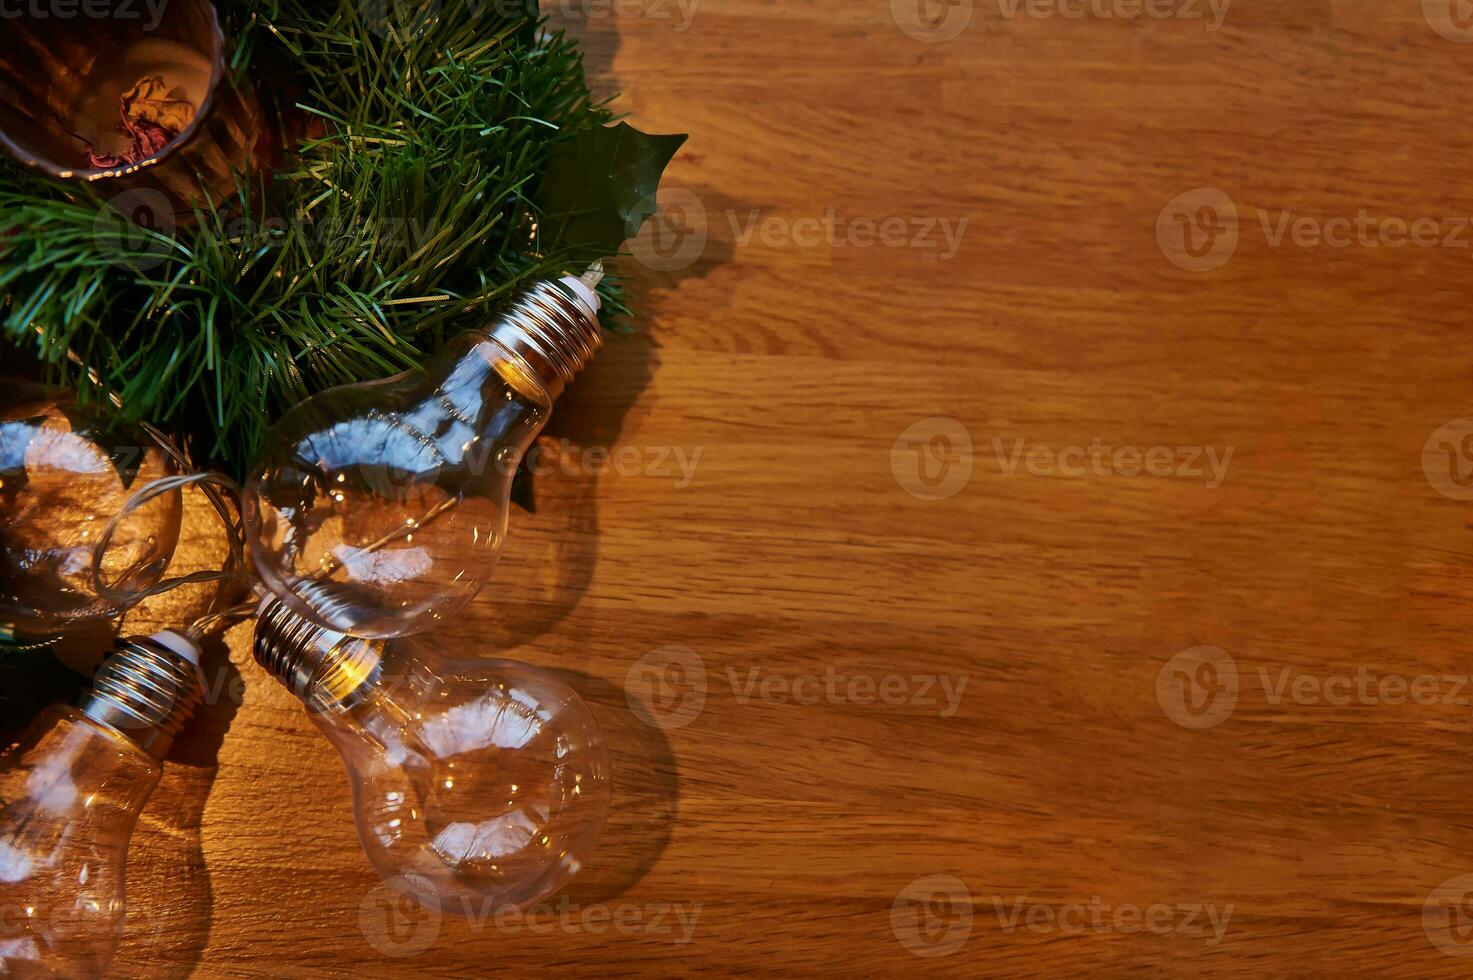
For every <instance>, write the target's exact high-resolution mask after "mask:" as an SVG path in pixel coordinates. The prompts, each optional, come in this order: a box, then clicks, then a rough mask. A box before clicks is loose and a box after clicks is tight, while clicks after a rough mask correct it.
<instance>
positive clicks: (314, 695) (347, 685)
mask: <svg viewBox="0 0 1473 980" xmlns="http://www.w3.org/2000/svg"><path fill="white" fill-rule="evenodd" d="M252 652H253V654H254V655H255V658H256V663H257V664H259V665H260V666H261V667H263V668H264V669H265V670H266V672H267V673H269V674H270V675H271V676H272V677H275V678H276V679H277V680H278V681H280V682H281V683H282V684H283V685H285V687H286V688H287V690H289V691H291V692H292V693H293V694H294V695H296V696H297V697H298V698H300V699H301V700H302V701H303V703H305V704H306V705H307V707H308V708H311V709H312V710H314V711H326V710H329V709H332V708H340V707H345V706H347V705H349V704H351V703H352V702H353V701H354V699H355V697H356V696H357V695H358V694H359V693H360V692H361V691H363V690H364V689H366V688H367V687H368V686H370V685H371V684H372V683H373V682H374V681H375V680H376V679H377V676H378V668H379V664H380V660H381V647H380V645H379V644H377V643H373V642H371V641H369V640H364V639H360V638H358V637H354V636H349V635H347V634H346V633H339V632H337V631H336V630H330V629H324V628H323V627H321V626H318V625H316V624H315V623H312V622H309V621H308V620H306V619H303V618H302V617H301V616H299V615H297V614H296V613H295V612H293V611H292V610H291V609H289V608H288V607H287V606H286V604H285V603H283V602H282V601H281V600H280V599H269V600H267V601H266V602H265V603H263V604H262V606H261V609H260V610H259V611H258V612H257V614H256V635H255V639H254V640H253V641H252Z"/></svg>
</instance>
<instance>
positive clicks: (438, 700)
mask: <svg viewBox="0 0 1473 980" xmlns="http://www.w3.org/2000/svg"><path fill="white" fill-rule="evenodd" d="M255 657H256V661H257V663H259V664H261V665H262V666H263V667H265V668H266V669H267V670H268V671H270V672H271V673H272V674H273V675H274V676H275V677H277V678H278V679H279V680H281V681H282V683H284V684H285V685H286V686H287V687H288V688H289V689H291V690H292V692H293V693H295V694H296V695H297V696H298V697H300V698H301V699H302V701H303V703H304V704H306V705H307V708H308V710H309V711H310V713H311V715H312V719H313V721H315V722H316V724H317V726H318V727H319V728H321V729H322V731H323V733H324V734H325V735H326V736H327V737H328V739H329V740H330V741H331V742H332V744H333V745H334V746H336V747H337V749H338V751H339V752H340V753H341V754H342V757H343V763H344V765H345V766H346V767H347V770H348V778H349V781H350V783H351V784H352V789H353V811H354V819H355V821H356V823H357V825H358V836H359V839H360V841H361V842H362V844H363V849H364V851H365V852H366V853H367V854H368V858H369V860H370V861H371V862H372V864H373V866H374V869H375V870H376V871H377V872H378V873H379V875H380V876H381V877H382V878H383V879H384V880H385V881H386V882H388V883H389V884H390V885H391V886H392V887H394V888H396V889H398V890H399V891H401V892H404V893H405V894H407V895H411V896H412V897H414V898H416V899H418V900H419V901H421V902H424V903H426V904H427V905H431V906H434V907H436V908H439V909H440V910H442V911H445V912H449V913H452V914H456V915H465V916H484V915H487V914H492V913H494V912H496V911H498V910H500V909H503V908H509V907H518V908H525V907H527V906H529V905H532V904H535V903H536V902H538V901H541V900H542V899H544V898H546V897H548V896H549V895H551V894H553V893H554V892H556V891H557V890H558V889H559V888H561V887H562V886H563V885H564V884H565V883H566V882H567V881H568V880H569V879H570V878H571V877H572V876H573V875H575V874H577V872H578V870H579V869H580V868H581V867H582V866H583V864H584V863H585V862H586V861H587V860H588V857H589V855H590V854H591V853H592V851H593V849H594V847H595V844H596V843H597V840H598V837H599V834H600V833H601V831H602V830H603V825H604V820H605V818H606V817H607V815H608V808H609V793H610V783H609V755H608V748H607V745H606V744H605V742H604V739H603V735H602V733H601V732H600V730H599V727H598V724H597V722H596V721H595V720H594V718H593V715H592V713H591V712H590V711H589V710H588V707H587V705H585V704H584V703H583V701H582V699H581V698H579V697H578V695H577V694H576V693H575V692H574V691H573V690H572V688H570V687H568V686H567V685H566V684H564V683H563V682H562V681H560V680H559V679H557V678H556V677H554V676H553V675H551V674H549V673H547V672H546V671H543V670H539V669H537V668H535V667H531V666H529V665H527V664H521V663H514V662H512V661H506V660H466V661H453V660H445V659H442V658H438V657H436V656H435V655H434V653H433V650H432V649H431V645H430V641H429V640H428V639H426V638H409V639H398V640H389V641H381V640H379V641H375V640H365V639H359V638H354V637H350V636H347V635H346V634H343V633H340V632H335V631H331V630H323V629H322V628H320V627H317V626H314V625H312V624H310V623H308V622H306V621H305V620H303V619H301V618H300V617H297V616H296V615H295V614H293V613H292V612H291V611H290V610H289V609H287V608H286V607H285V605H284V604H282V603H281V602H280V601H279V600H268V601H267V603H265V604H264V605H263V608H262V610H261V613H260V615H259V616H258V618H257V623H256V638H255Z"/></svg>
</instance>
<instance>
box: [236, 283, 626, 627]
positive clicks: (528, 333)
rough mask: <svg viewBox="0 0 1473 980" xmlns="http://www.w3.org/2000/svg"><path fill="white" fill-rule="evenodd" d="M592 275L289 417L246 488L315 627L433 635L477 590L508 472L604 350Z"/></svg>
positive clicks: (491, 552)
mask: <svg viewBox="0 0 1473 980" xmlns="http://www.w3.org/2000/svg"><path fill="white" fill-rule="evenodd" d="M598 275H601V272H599V273H597V274H594V275H592V276H590V277H585V279H584V280H579V279H571V278H569V279H564V280H560V281H559V282H540V283H536V284H535V285H534V286H532V288H531V289H530V290H529V291H528V292H526V293H525V294H523V295H522V296H521V297H520V298H519V299H518V300H517V301H516V302H515V303H514V304H513V305H512V306H511V307H510V308H509V309H508V310H507V311H506V312H505V313H504V314H502V315H501V316H500V317H499V318H498V319H497V320H496V321H494V322H493V323H492V324H490V325H489V326H488V327H487V328H486V329H485V330H476V331H471V332H468V333H464V334H461V335H460V336H458V337H456V338H455V339H453V340H452V341H451V342H450V343H449V344H447V345H446V346H445V347H444V348H443V349H441V350H440V351H439V352H438V353H437V354H435V355H434V356H433V357H432V358H430V360H429V361H428V362H427V363H426V364H425V366H424V368H423V369H422V370H418V371H413V372H410V373H407V374H403V375H400V376H398V377H395V378H391V379H389V380H387V381H381V382H374V383H370V384H360V385H348V386H345V387H341V388H335V389H332V390H330V391H326V392H323V393H322V394H320V395H317V396H315V397H313V398H310V399H308V400H307V401H306V402H304V403H303V404H301V405H299V406H297V407H296V408H294V409H292V410H291V411H289V412H288V413H286V415H284V416H283V417H282V419H281V420H280V421H279V422H278V423H277V424H276V425H275V426H274V427H273V428H272V429H271V431H270V432H269V433H268V435H267V437H266V439H265V441H264V444H263V446H262V449H261V453H260V458H259V461H258V464H257V466H256V467H255V470H254V473H253V475H252V477H251V479H250V480H249V481H248V483H247V485H246V492H245V505H246V506H245V512H246V521H247V536H248V538H249V541H250V546H251V556H252V558H253V560H254V562H255V566H256V570H257V572H258V573H259V574H260V577H261V579H262V581H264V582H265V583H266V585H267V586H268V587H269V588H270V589H271V590H272V592H274V593H275V594H276V595H277V596H279V597H281V598H282V599H283V600H284V601H285V602H286V603H287V604H288V605H289V606H290V607H291V608H292V610H293V611H295V612H296V613H297V614H299V615H301V616H304V617H306V618H307V619H309V620H311V621H312V622H315V623H317V624H318V625H320V626H324V627H328V628H331V629H338V630H343V631H345V632H349V633H352V634H354V635H357V636H366V637H375V638H386V637H394V636H406V635H409V634H413V633H418V632H423V631H425V630H428V629H432V628H434V627H435V626H436V625H437V624H438V623H440V622H442V621H444V620H445V619H446V618H448V617H449V616H451V615H452V614H453V613H455V612H456V611H457V610H458V609H460V608H461V607H463V606H464V605H465V604H466V603H467V602H469V601H470V600H471V599H472V598H473V597H475V595H476V594H477V593H478V592H479V591H480V590H481V588H482V586H483V585H484V584H485V583H486V580H487V579H488V578H489V577H490V575H491V571H492V569H493V567H494V566H495V563H496V558H497V556H498V554H499V553H500V551H501V546H502V542H503V541H504V539H505V536H506V526H507V513H508V510H509V507H510V500H511V487H512V478H513V477H514V476H515V475H516V469H517V466H518V465H519V464H520V462H521V459H522V457H523V456H524V455H525V453H526V452H527V450H528V449H529V448H530V447H531V445H532V440H533V439H535V438H536V436H537V433H538V432H540V431H541V430H542V427H543V426H544V425H545V424H546V423H547V420H548V417H549V415H550V414H551V412H552V403H553V400H554V399H556V397H557V396H558V394H560V393H561V391H562V390H563V387H564V386H565V385H566V384H567V383H568V382H570V381H571V380H572V379H573V377H574V375H575V374H576V373H577V372H578V371H579V370H580V369H581V368H582V367H583V365H584V364H585V363H586V362H587V361H588V360H589V359H591V358H592V357H593V355H594V353H595V352H596V351H597V350H598V348H599V346H600V344H601V338H600V332H599V324H598V295H597V293H595V292H594V291H593V290H592V288H591V286H590V285H589V282H590V281H591V282H592V283H594V284H596V283H597V276H598Z"/></svg>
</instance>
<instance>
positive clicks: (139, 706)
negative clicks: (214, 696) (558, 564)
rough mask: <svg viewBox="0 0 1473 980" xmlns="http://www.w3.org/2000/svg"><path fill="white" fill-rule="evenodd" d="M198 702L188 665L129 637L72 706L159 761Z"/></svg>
mask: <svg viewBox="0 0 1473 980" xmlns="http://www.w3.org/2000/svg"><path fill="white" fill-rule="evenodd" d="M203 701H204V688H203V686H202V685H201V684H200V679H199V673H198V668H196V667H195V665H194V664H192V663H190V662H189V661H188V660H186V659H185V658H183V657H181V656H180V655H179V654H177V653H175V652H174V651H173V650H170V649H168V648H167V647H165V646H162V645H161V644H158V643H155V642H153V641H152V640H148V639H144V638H134V639H129V640H118V641H117V643H116V645H115V646H114V647H113V652H112V653H111V654H110V655H109V656H108V658H107V659H106V660H105V661H103V663H102V666H101V667H99V668H98V669H97V675H96V676H95V677H93V679H92V690H91V691H90V692H88V693H87V694H85V695H83V697H82V699H81V700H80V702H78V707H80V708H81V710H82V712H83V714H85V715H87V716H88V717H89V718H91V719H92V720H93V721H96V722H99V723H100V724H103V725H106V726H107V727H109V728H112V729H114V730H116V731H117V732H119V733H121V734H123V735H125V736H127V737H128V738H129V739H131V740H132V741H133V742H135V743H137V744H138V746H139V747H140V748H142V749H144V750H145V751H147V752H149V753H150V754H152V755H154V756H157V757H158V758H163V757H164V756H165V755H166V754H168V751H169V747H170V746H171V745H173V743H174V737H175V736H176V735H178V734H179V731H180V730H181V729H182V728H183V727H184V723H185V722H186V721H188V720H189V716H190V715H192V714H194V711H195V709H196V708H198V707H199V706H200V704H201V703H203Z"/></svg>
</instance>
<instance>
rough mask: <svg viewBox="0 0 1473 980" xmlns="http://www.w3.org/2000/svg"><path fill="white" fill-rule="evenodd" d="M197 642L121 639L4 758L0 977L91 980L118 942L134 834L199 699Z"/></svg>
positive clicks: (167, 636) (0, 776)
mask: <svg viewBox="0 0 1473 980" xmlns="http://www.w3.org/2000/svg"><path fill="white" fill-rule="evenodd" d="M198 657H199V653H198V649H197V648H196V647H195V646H194V644H193V643H192V641H190V640H188V639H186V638H184V637H183V636H180V635H179V634H175V633H161V634H158V635H157V636H154V637H150V638H148V639H135V640H129V641H123V642H120V643H119V644H118V647H117V650H116V652H114V653H113V654H112V656H110V657H109V658H108V660H106V661H105V662H104V663H103V665H102V667H101V668H100V669H99V670H98V674H97V677H96V678H95V679H94V681H93V688H92V691H91V692H90V693H89V694H87V695H86V696H85V697H84V698H83V699H82V701H81V702H80V704H79V706H78V707H57V708H53V709H51V710H50V711H49V712H46V713H44V714H42V715H41V716H40V718H38V719H37V721H36V723H35V724H34V725H33V726H32V727H31V729H30V731H29V732H28V733H27V734H26V736H25V737H24V738H23V739H22V741H21V743H20V744H19V745H18V746H17V747H16V748H15V749H14V750H12V751H11V752H9V753H7V754H6V755H5V756H4V757H3V758H0V976H3V977H12V976H13V977H96V976H100V975H101V974H102V971H103V970H105V969H106V968H107V965H108V962H109V961H110V960H111V959H112V955H113V952H114V951H115V950H116V949H117V945H118V940H119V939H120V938H121V937H122V934H123V926H124V917H125V907H124V897H125V888H124V877H125V869H126V865H127V858H128V841H129V838H130V837H131V836H132V834H133V828H134V826H135V825H136V824H137V822H138V814H139V812H140V811H141V810H142V809H143V807H144V805H145V804H146V803H147V802H148V798H149V797H150V796H151V795H152V794H153V791H154V788H155V787H157V786H158V782H159V776H160V774H161V766H162V763H161V761H160V760H161V759H162V758H163V757H164V755H165V754H166V753H167V752H168V749H169V745H170V744H171V743H172V740H173V737H174V735H175V734H176V733H177V732H178V731H179V729H180V727H182V725H183V724H184V721H185V719H186V718H188V716H189V715H190V713H192V712H193V710H194V708H195V706H196V705H198V704H199V702H200V700H201V698H202V697H203V691H202V688H201V686H200V683H199V680H198V675H197V664H198Z"/></svg>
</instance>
